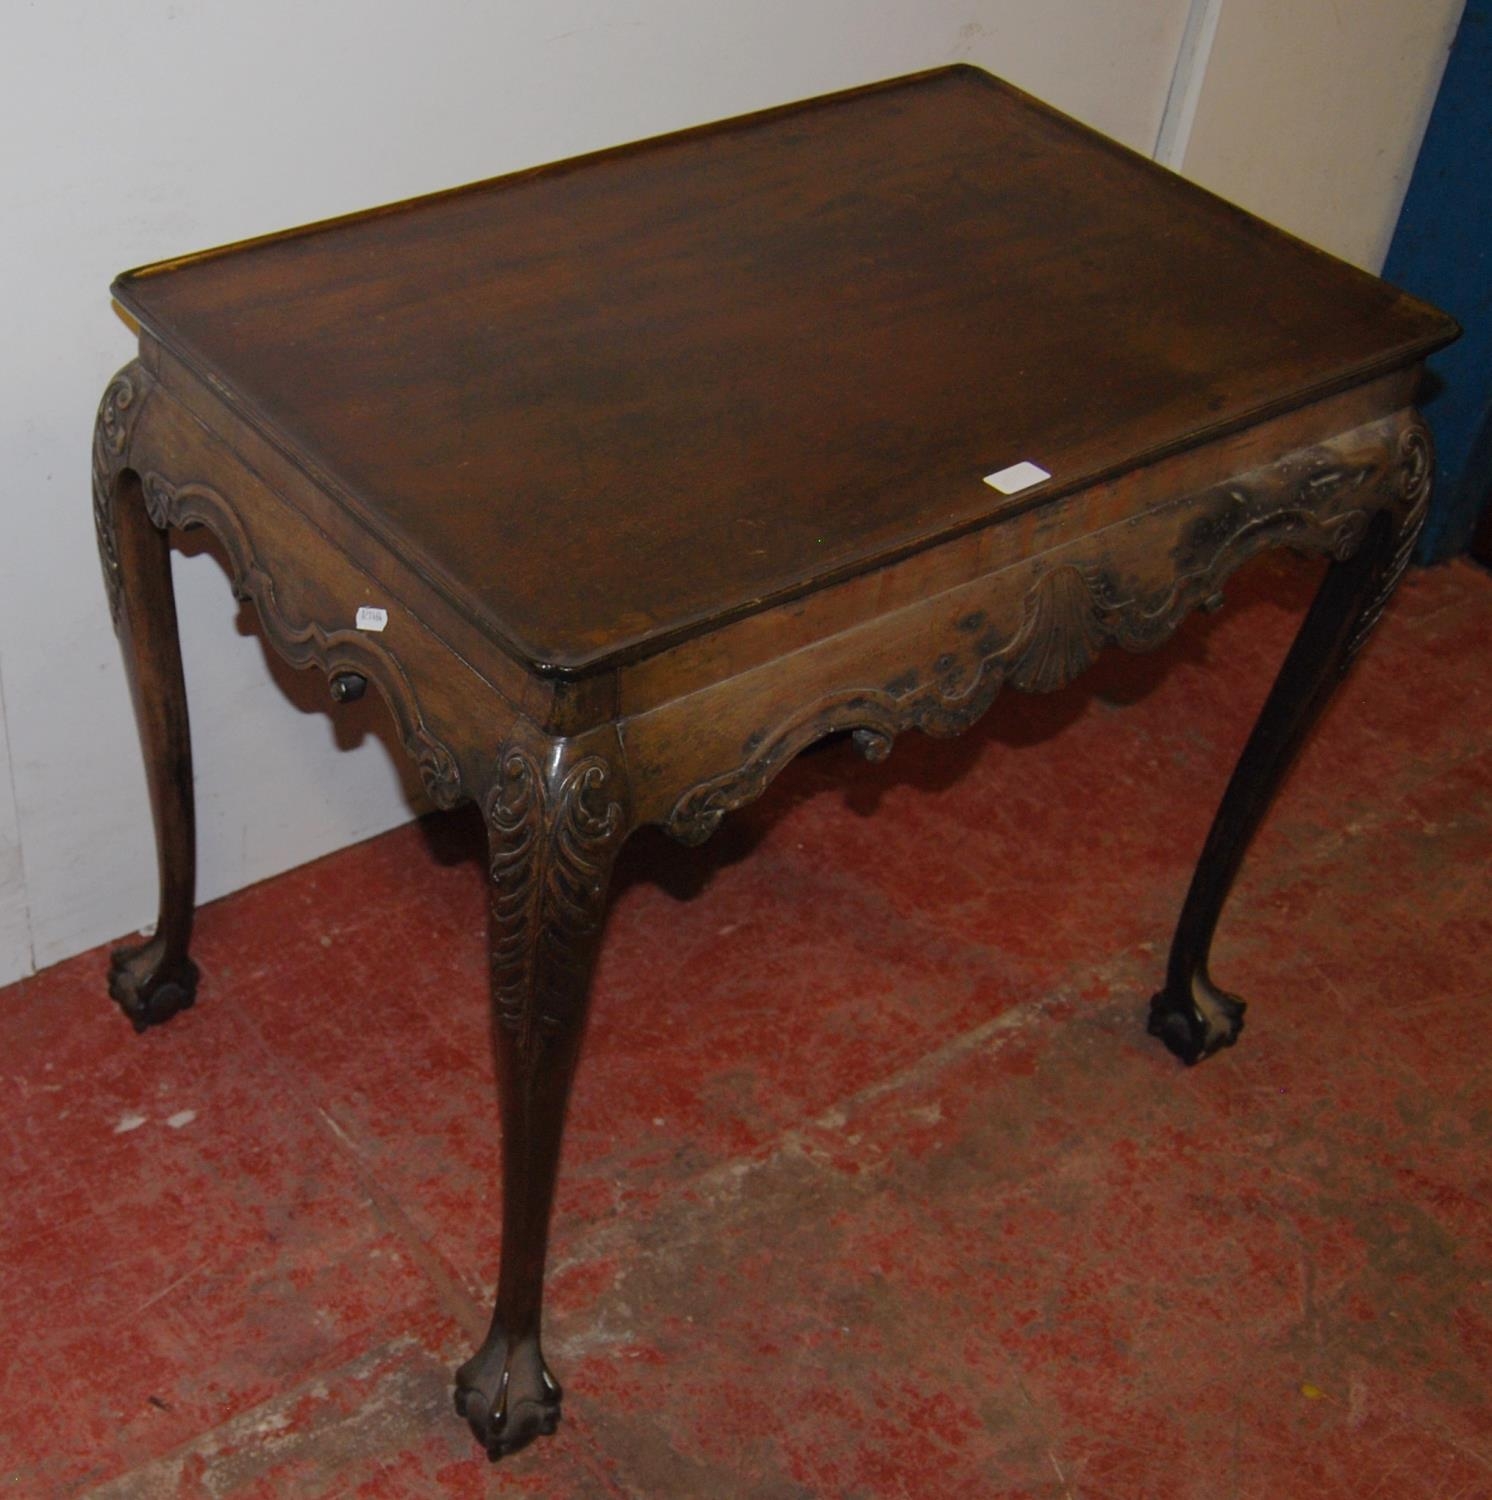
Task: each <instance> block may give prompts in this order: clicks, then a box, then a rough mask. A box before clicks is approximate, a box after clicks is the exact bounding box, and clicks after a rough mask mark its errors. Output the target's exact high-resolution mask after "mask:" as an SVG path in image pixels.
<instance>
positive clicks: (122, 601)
mask: <svg viewBox="0 0 1492 1500" xmlns="http://www.w3.org/2000/svg"><path fill="white" fill-rule="evenodd" d="M147 388H148V377H147V376H146V375H145V374H144V372H143V371H142V370H140V368H139V367H138V366H130V367H129V368H128V369H126V370H124V371H122V372H121V373H120V374H119V375H117V376H116V377H115V378H114V380H113V381H112V382H111V383H110V385H109V388H108V390H107V391H106V392H105V393H104V399H103V403H102V405H101V406H100V408H99V419H98V425H97V427H96V428H95V432H94V444H93V454H94V466H93V485H94V494H93V504H94V519H95V522H96V523H97V530H98V542H99V553H100V557H101V560H102V562H103V568H104V582H105V585H106V587H107V589H108V592H109V605H110V610H111V612H112V614H113V617H114V628H115V631H116V632H117V633H118V636H119V641H120V645H121V646H122V648H123V651H124V663H125V670H126V672H127V674H128V677H129V684H130V695H131V697H132V698H133V699H134V705H135V722H136V724H137V726H138V728H139V732H140V746H141V749H142V751H143V752H144V757H145V776H146V780H147V781H148V782H149V785H150V807H151V812H152V814H153V816H154V820H155V837H156V855H157V860H158V863H159V871H160V906H159V912H158V917H157V921H156V929H155V935H154V936H153V937H152V938H151V939H150V940H149V941H148V942H145V943H141V944H138V945H136V946H134V947H129V948H121V949H119V950H118V951H116V952H115V953H114V955H113V957H112V961H111V963H110V966H109V993H110V994H111V995H112V996H113V997H114V999H115V1000H117V1001H118V1002H119V1004H120V1006H121V1007H122V1009H123V1010H124V1013H125V1014H126V1015H127V1016H128V1017H129V1018H130V1021H131V1022H132V1023H133V1025H134V1027H135V1030H136V1031H144V1030H145V1029H146V1028H147V1027H149V1026H153V1025H155V1024H157V1023H158V1022H161V1021H164V1020H167V1019H168V1018H169V1017H171V1016H173V1015H175V1014H176V1013H177V1011H180V1010H185V1009H186V1008H187V1007H188V1006H189V1005H190V1004H191V1003H192V1001H193V1000H194V999H195V997H196V991H197V967H196V965H195V964H194V963H193V962H192V961H191V959H190V958H189V957H188V956H187V947H188V945H189V943H190V942H191V936H192V908H193V904H194V898H195V886H196V858H197V850H196V828H195V818H194V812H193V801H192V745H191V734H190V731H189V728H188V723H187V703H186V682H185V680H184V678H183V677H182V671H181V645H180V641H179V640H178V638H177V629H176V597H175V594H174V592H173V590H172V587H171V555H170V545H169V542H168V539H167V534H166V532H165V531H164V530H163V529H161V528H159V527H157V526H156V525H155V524H154V522H153V521H152V520H151V518H150V516H149V514H148V513H147V510H146V506H145V498H144V495H143V494H142V493H141V487H140V483H139V480H138V479H137V477H136V476H135V475H134V473H133V472H131V471H130V470H128V469H126V468H124V467H123V466H122V465H123V461H124V459H125V456H126V453H127V446H128V435H129V430H130V427H131V425H132V424H133V419H134V416H135V415H136V413H137V412H138V408H139V404H140V403H141V402H142V401H143V400H144V397H145V393H146V390H147Z"/></svg>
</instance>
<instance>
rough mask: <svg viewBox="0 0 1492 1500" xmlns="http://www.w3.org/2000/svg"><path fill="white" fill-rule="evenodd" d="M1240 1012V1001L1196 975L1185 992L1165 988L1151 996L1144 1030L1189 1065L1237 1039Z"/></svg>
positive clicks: (1240, 1029)
mask: <svg viewBox="0 0 1492 1500" xmlns="http://www.w3.org/2000/svg"><path fill="white" fill-rule="evenodd" d="M1243 1012H1244V1004H1243V1001H1242V1000H1240V999H1239V998H1238V996H1237V995H1230V994H1228V992H1227V991H1226V990H1220V989H1218V988H1217V986H1216V985H1215V984H1213V983H1212V981H1211V980H1210V979H1208V978H1207V977H1206V975H1203V974H1199V975H1196V976H1195V977H1194V978H1193V979H1192V982H1191V985H1190V988H1189V992H1187V993H1182V994H1175V993H1173V991H1172V989H1171V987H1169V986H1168V987H1167V988H1166V989H1164V990H1162V991H1161V992H1160V994H1158V995H1154V996H1152V997H1151V1000H1150V1024H1149V1026H1148V1028H1147V1029H1148V1030H1149V1032H1150V1035H1151V1036H1158V1037H1159V1038H1160V1039H1161V1041H1163V1042H1164V1043H1165V1044H1166V1046H1167V1047H1169V1048H1170V1049H1171V1051H1172V1052H1174V1053H1175V1054H1176V1056H1177V1057H1179V1058H1180V1059H1181V1060H1182V1062H1184V1063H1186V1064H1187V1065H1188V1066H1190V1065H1191V1064H1193V1063H1199V1062H1201V1061H1202V1059H1203V1058H1204V1057H1211V1056H1212V1054H1213V1053H1214V1052H1218V1051H1221V1050H1222V1048H1224V1047H1231V1046H1232V1045H1233V1043H1234V1042H1236V1041H1237V1040H1238V1033H1239V1032H1240V1031H1242V1030H1243Z"/></svg>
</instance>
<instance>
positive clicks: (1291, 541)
mask: <svg viewBox="0 0 1492 1500" xmlns="http://www.w3.org/2000/svg"><path fill="white" fill-rule="evenodd" d="M1401 425H1402V424H1401V422H1400V421H1399V419H1395V418H1390V419H1387V420H1385V421H1383V422H1380V423H1375V424H1373V425H1372V426H1371V427H1369V428H1367V429H1364V430H1359V431H1356V432H1353V433H1350V434H1347V435H1345V436H1344V437H1343V438H1341V439H1337V440H1334V441H1333V442H1330V443H1325V444H1322V445H1320V446H1319V447H1317V448H1313V449H1309V450H1304V451H1303V452H1300V453H1296V454H1291V455H1289V456H1287V457H1286V458H1285V459H1282V460H1281V461H1280V462H1279V463H1277V464H1273V465H1270V466H1268V467H1265V468H1262V469H1258V470H1255V471H1254V472H1252V473H1250V474H1248V475H1245V476H1242V477H1241V478H1239V479H1237V480H1234V481H1231V482H1229V483H1227V484H1224V485H1219V486H1217V487H1215V488H1214V489H1212V490H1210V491H1206V492H1203V493H1202V494H1200V495H1198V496H1195V497H1194V498H1193V499H1192V500H1191V501H1190V502H1188V503H1189V505H1191V506H1192V507H1194V508H1195V510H1196V519H1195V521H1193V522H1191V523H1190V525H1189V526H1188V528H1187V529H1186V531H1185V532H1184V534H1183V537H1182V540H1181V543H1180V544H1179V545H1178V549H1177V551H1176V553H1175V554H1174V555H1173V556H1172V557H1171V558H1170V559H1168V563H1169V567H1170V571H1169V576H1168V577H1167V578H1166V580H1165V582H1164V583H1162V584H1160V585H1158V586H1156V587H1154V588H1152V589H1149V590H1146V589H1144V588H1143V586H1141V587H1138V588H1137V587H1135V586H1134V585H1132V584H1129V583H1127V582H1126V580H1124V579H1122V578H1120V577H1119V576H1116V574H1115V573H1113V572H1112V571H1110V570H1109V569H1106V568H1104V567H1102V566H1096V565H1095V566H1088V565H1085V564H1082V563H1080V562H1076V561H1062V562H1059V563H1056V564H1055V565H1052V566H1049V567H1047V568H1045V569H1044V570H1042V571H1041V572H1040V573H1039V574H1038V575H1037V576H1036V578H1035V579H1034V581H1033V582H1032V584H1031V585H1030V587H1029V589H1028V591H1027V593H1026V596H1025V600H1024V603H1023V605H1022V611H1021V618H1020V623H1019V624H1018V625H1017V626H1016V628H1015V630H1014V631H1013V632H1009V633H1007V634H1003V635H1001V634H997V633H992V632H982V633H975V634H974V635H973V637H972V639H970V638H968V637H967V636H966V637H965V639H964V641H963V642H961V643H960V645H959V647H958V648H957V649H955V650H952V651H949V652H947V653H945V654H944V655H942V656H940V657H939V658H938V660H937V661H935V662H933V663H932V664H931V666H930V669H929V668H928V667H926V666H922V665H918V666H914V667H912V668H911V669H909V670H908V671H906V672H905V673H902V674H901V675H900V677H899V678H898V684H902V683H904V684H905V686H904V687H902V688H900V690H898V691H893V690H892V688H889V687H888V688H882V687H871V686H866V687H863V688H856V689H853V690H849V691H840V692H836V693H834V694H831V695H830V696H829V697H827V698H825V699H823V700H821V701H819V702H817V703H815V704H813V705H811V706H810V707H809V708H808V709H807V710H806V712H802V713H799V714H797V715H795V716H794V717H793V719H792V720H791V721H789V722H788V723H786V724H784V725H781V726H779V727H777V728H776V729H775V730H773V731H771V732H770V733H759V734H758V735H756V736H754V737H753V738H754V740H755V745H754V748H753V749H752V752H751V754H750V755H749V757H748V758H747V760H746V762H745V763H744V764H743V765H741V766H739V767H738V768H736V769H733V770H731V771H727V772H725V773H723V774H721V775H719V776H715V777H711V778H709V779H708V780H706V781H703V782H700V783H699V784H698V785H696V786H694V787H692V788H690V789H689V790H688V791H687V792H685V793H684V794H683V795H682V796H681V797H680V798H679V799H678V800H677V802H675V804H674V806H673V809H672V811H671V812H670V814H669V816H668V819H667V821H666V824H665V826H666V828H667V830H668V832H669V833H670V834H672V835H673V836H674V837H675V838H678V839H680V840H682V841H683V842H685V843H691V844H693V843H701V842H703V840H704V839H706V838H708V837H709V836H710V834H711V833H713V832H714V831H715V829H716V828H717V827H718V826H719V824H720V821H721V819H722V818H723V817H724V816H725V814H726V813H727V812H729V811H731V810H733V809H734V808H737V807H741V806H743V805H744V804H746V803H747V802H750V801H752V800H753V799H755V798H756V797H758V796H760V795H761V793H762V792H763V791H764V790H765V788H766V786H767V784H768V782H770V781H771V780H772V778H773V777H774V776H775V775H776V774H777V773H778V772H779V771H780V770H781V769H782V768H783V766H785V765H786V764H787V763H788V762H789V761H790V760H791V759H792V758H793V756H795V755H796V754H797V753H798V752H799V751H800V750H802V749H803V748H804V747H805V746H806V745H808V744H810V743H811V742H812V741H814V740H816V739H820V738H822V737H823V736H824V735H826V734H829V733H832V732H834V731H836V730H844V729H851V730H853V731H854V740H855V744H856V746H857V748H859V749H860V751H861V753H862V754H865V755H866V756H867V757H868V758H869V759H872V760H880V759H883V758H884V757H885V756H886V754H887V753H889V751H890V748H891V741H892V739H893V738H894V737H895V736H896V735H897V734H899V733H900V732H901V731H903V730H905V729H911V728H916V729H921V730H923V731H924V732H925V733H928V734H933V735H952V734H957V733H959V732H961V731H962V730H964V729H967V728H968V727H969V726H970V725H971V724H972V723H974V721H975V720H976V719H978V718H979V717H980V716H981V715H982V714H984V713H985V712H986V711H987V710H988V708H989V707H990V705H991V704H992V703H993V702H994V700H995V698H996V697H997V696H998V694H999V692H1000V689H1001V688H1002V687H1003V686H1005V685H1006V684H1007V683H1008V684H1010V685H1012V686H1014V687H1017V688H1020V689H1023V690H1025V691H1028V692H1050V691H1052V690H1054V689H1056V688H1060V687H1063V686H1064V685H1065V684H1067V683H1068V682H1070V681H1071V680H1072V679H1073V678H1074V677H1076V676H1078V675H1079V674H1080V673H1081V672H1082V671H1084V670H1085V669H1086V668H1087V667H1088V666H1089V665H1090V664H1091V663H1092V661H1093V659H1094V658H1095V657H1096V656H1097V654H1098V653H1099V651H1100V650H1101V649H1102V648H1103V646H1104V645H1106V644H1109V643H1113V644H1116V645H1119V646H1122V647H1124V648H1125V649H1127V650H1130V651H1148V650H1151V649H1153V648H1154V647H1156V646H1158V645H1160V644H1161V643H1162V642H1163V641H1164V640H1166V639H1167V638H1168V637H1169V636H1170V635H1171V634H1172V633H1173V632H1174V631H1175V630H1176V628H1177V626H1178V625H1179V624H1180V623H1181V621H1182V620H1183V619H1184V618H1185V617H1186V616H1187V615H1188V614H1189V613H1190V612H1191V611H1192V610H1193V609H1195V608H1196V607H1197V606H1198V605H1199V604H1202V603H1204V602H1210V601H1211V600H1213V599H1214V598H1215V597H1217V596H1218V594H1219V590H1220V589H1221V586H1222V584H1223V583H1224V582H1225V581H1226V580H1227V578H1228V577H1229V576H1230V575H1231V574H1232V573H1233V572H1234V571H1235V570H1236V569H1237V568H1239V567H1240V566H1241V565H1242V564H1243V563H1244V562H1246V561H1247V560H1248V559H1249V558H1251V557H1253V556H1254V555H1255V554H1256V553H1259V552H1261V551H1263V550H1264V549H1265V548H1267V547H1276V546H1283V547H1289V548H1290V549H1292V550H1294V551H1298V552H1306V553H1317V554H1325V555H1326V556H1328V557H1330V558H1333V559H1334V560H1337V561H1342V560H1345V559H1346V558H1348V557H1350V556H1351V555H1352V554H1353V553H1354V552H1355V551H1356V550H1357V548H1358V547H1359V546H1360V545H1361V543H1362V540H1363V538H1364V536H1365V535H1366V533H1367V529H1368V524H1369V520H1370V517H1371V515H1372V513H1373V512H1374V511H1375V510H1379V509H1382V508H1383V507H1384V505H1385V504H1386V503H1392V500H1393V496H1394V493H1395V490H1396V489H1397V491H1398V492H1399V493H1401V494H1402V493H1408V492H1410V491H1412V492H1413V493H1414V494H1416V495H1418V494H1420V491H1421V489H1422V488H1423V489H1426V490H1427V482H1425V483H1423V484H1422V482H1421V481H1420V479H1419V478H1417V477H1415V476H1417V475H1418V473H1419V472H1420V469H1421V468H1424V467H1425V461H1424V459H1423V457H1422V449H1423V442H1424V439H1423V437H1422V436H1420V437H1416V432H1417V431H1418V432H1422V429H1417V428H1411V429H1410V430H1409V431H1408V432H1407V433H1405V434H1404V435H1403V437H1402V438H1399V437H1398V433H1399V430H1400V427H1401ZM1426 472H1427V469H1426ZM1419 503H1420V504H1421V505H1422V504H1423V498H1422V497H1421V499H1420V501H1419ZM1421 519H1422V518H1421ZM1412 547H1413V539H1412V537H1411V538H1410V540H1409V542H1408V546H1407V548H1405V549H1401V550H1402V552H1403V557H1402V561H1401V562H1399V565H1398V571H1399V572H1402V570H1403V567H1402V564H1403V563H1404V562H1407V560H1408V551H1409V550H1410V549H1412ZM1394 581H1397V578H1395V580H1394ZM1391 591H1392V585H1391V584H1390V585H1388V588H1387V591H1386V592H1385V593H1384V596H1383V597H1384V598H1385V599H1386V598H1387V593H1388V592H1391ZM1381 607H1382V606H1381V604H1379V605H1378V609H1379V610H1381ZM973 618H975V619H978V618H979V617H977V616H976V617H973ZM1374 618H1376V615H1375V616H1374ZM1370 627H1371V620H1369V621H1368V624H1367V625H1366V626H1365V627H1364V630H1363V633H1364V634H1365V633H1366V629H1367V628H1370Z"/></svg>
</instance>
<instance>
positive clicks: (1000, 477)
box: [984, 458, 1052, 495]
mask: <svg viewBox="0 0 1492 1500" xmlns="http://www.w3.org/2000/svg"><path fill="white" fill-rule="evenodd" d="M1051 477H1052V476H1051V475H1050V474H1048V473H1047V471H1046V470H1045V469H1043V468H1042V467H1041V465H1040V464H1033V463H1032V462H1031V460H1030V459H1028V458H1023V459H1022V460H1021V461H1020V462H1019V463H1018V464H1011V465H1010V467H1009V468H1008V469H996V470H995V472H994V473H993V474H986V475H985V476H984V482H985V483H986V484H987V485H988V486H989V487H990V488H991V489H992V490H999V492H1000V493H1001V494H1002V495H1018V494H1020V492H1021V491H1022V490H1028V489H1030V488H1031V486H1032V485H1033V484H1040V483H1041V481H1042V480H1043V479H1050V478H1051Z"/></svg>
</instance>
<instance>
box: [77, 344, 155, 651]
mask: <svg viewBox="0 0 1492 1500" xmlns="http://www.w3.org/2000/svg"><path fill="white" fill-rule="evenodd" d="M152 385H153V382H152V380H151V378H150V376H149V375H148V374H147V373H146V370H145V367H144V365H142V364H141V363H140V362H139V360H132V361H131V362H130V363H129V364H127V365H126V366H125V367H124V368H123V369H122V370H120V371H119V373H118V374H117V375H115V376H114V378H113V379H112V380H110V381H109V383H108V385H107V386H105V387H104V393H103V395H102V396H101V397H100V398H99V403H98V415H97V417H96V418H95V420H94V424H93V465H92V471H93V529H94V535H95V537H96V539H97V541H98V558H99V563H100V565H101V566H102V568H103V574H104V590H105V592H106V594H107V595H108V600H109V619H110V620H111V621H112V623H113V626H114V633H115V634H116V635H117V634H118V633H119V626H120V611H121V609H122V607H123V600H124V575H123V573H122V571H121V569H120V565H119V534H118V520H117V517H116V515H115V506H116V505H117V504H118V502H119V496H118V490H119V476H120V474H121V473H122V472H123V471H124V469H125V467H126V463H127V460H128V457H129V448H130V439H131V437H132V436H133V433H134V427H135V423H136V421H137V420H138V418H139V415H140V409H141V407H142V406H143V405H144V404H145V398H146V397H147V396H148V395H149V394H150V391H151V388H152Z"/></svg>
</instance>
